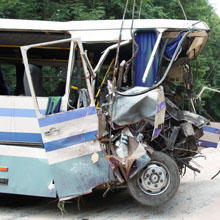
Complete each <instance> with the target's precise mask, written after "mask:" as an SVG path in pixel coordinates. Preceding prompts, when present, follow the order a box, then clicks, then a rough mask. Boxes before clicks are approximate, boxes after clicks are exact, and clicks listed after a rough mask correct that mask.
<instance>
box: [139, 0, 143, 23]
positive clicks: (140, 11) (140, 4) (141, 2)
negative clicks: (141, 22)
mask: <svg viewBox="0 0 220 220" xmlns="http://www.w3.org/2000/svg"><path fill="white" fill-rule="evenodd" d="M142 4H143V0H141V2H140V9H139V14H138V18H139V19H140V18H141V9H142Z"/></svg>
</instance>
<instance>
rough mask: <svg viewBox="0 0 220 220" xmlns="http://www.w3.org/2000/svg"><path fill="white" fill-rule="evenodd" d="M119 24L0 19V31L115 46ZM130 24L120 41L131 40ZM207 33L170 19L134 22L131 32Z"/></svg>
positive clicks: (195, 23)
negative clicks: (49, 34) (59, 36)
mask: <svg viewBox="0 0 220 220" xmlns="http://www.w3.org/2000/svg"><path fill="white" fill-rule="evenodd" d="M121 21H122V20H86V21H67V22H57V21H42V20H19V19H0V31H18V32H55V33H64V32H69V33H71V34H72V36H73V37H80V38H81V39H82V41H83V42H106V41H109V42H115V41H117V40H118V36H119V31H120V28H121ZM131 23H132V20H125V21H124V25H123V32H122V40H129V39H131V36H130V28H131ZM192 27H193V28H194V29H195V30H205V31H209V27H208V25H207V24H206V23H205V22H202V21H196V20H194V21H193V20H173V19H135V20H134V25H133V29H134V31H135V30H152V29H155V30H156V29H166V30H168V31H183V30H188V29H189V28H192Z"/></svg>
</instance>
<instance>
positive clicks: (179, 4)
mask: <svg viewBox="0 0 220 220" xmlns="http://www.w3.org/2000/svg"><path fill="white" fill-rule="evenodd" d="M178 2H179V5H180V7H181V9H182V11H183V14H184V17H185V20H187V17H186V13H185V11H184V8H183V5H182V4H181V1H180V0H178Z"/></svg>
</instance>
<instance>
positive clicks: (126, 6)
mask: <svg viewBox="0 0 220 220" xmlns="http://www.w3.org/2000/svg"><path fill="white" fill-rule="evenodd" d="M128 2H129V0H127V1H126V5H125V9H124V13H123V17H122V22H121V28H120V33H119V39H118V47H117V51H116V57H115V65H114V72H113V79H114V77H115V75H116V72H117V70H118V59H119V48H120V43H121V33H122V28H123V26H124V20H125V15H126V11H127V8H128Z"/></svg>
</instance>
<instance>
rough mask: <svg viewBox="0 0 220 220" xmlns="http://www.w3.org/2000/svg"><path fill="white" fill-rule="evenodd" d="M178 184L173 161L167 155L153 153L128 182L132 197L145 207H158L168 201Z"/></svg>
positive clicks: (177, 171) (178, 177)
mask: <svg viewBox="0 0 220 220" xmlns="http://www.w3.org/2000/svg"><path fill="white" fill-rule="evenodd" d="M179 184H180V174H179V170H178V167H177V165H176V163H175V161H174V160H173V159H172V158H171V157H169V156H168V155H166V154H164V153H162V152H158V151H154V153H153V154H152V156H151V162H150V163H149V164H148V165H147V167H145V168H144V169H143V170H141V171H140V172H139V173H138V174H137V175H136V176H135V177H133V178H132V179H131V180H129V181H128V189H129V192H130V194H131V195H132V197H134V199H136V200H137V201H138V202H139V203H141V204H143V205H147V206H158V205H161V204H164V202H167V201H168V200H170V199H171V198H172V197H173V196H174V195H175V193H176V191H177V189H178V187H179Z"/></svg>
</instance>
